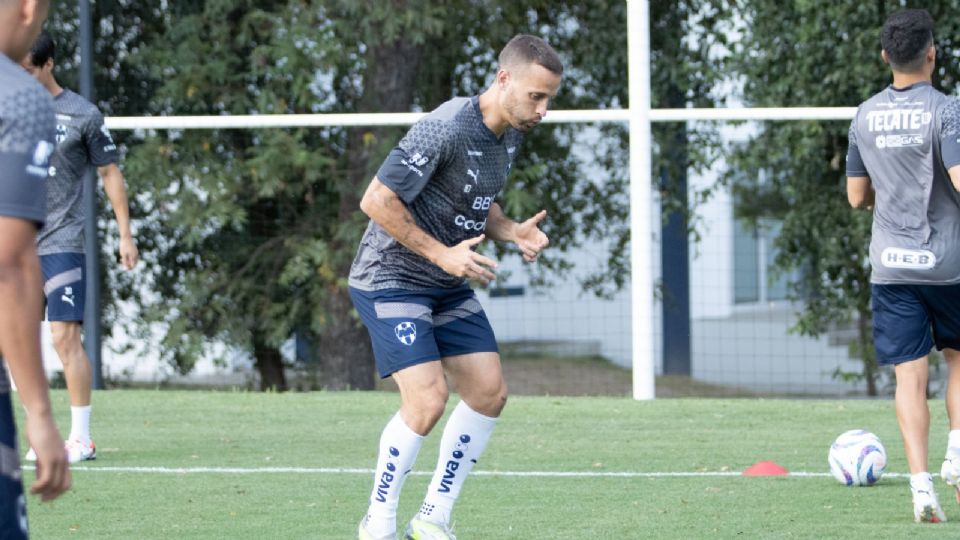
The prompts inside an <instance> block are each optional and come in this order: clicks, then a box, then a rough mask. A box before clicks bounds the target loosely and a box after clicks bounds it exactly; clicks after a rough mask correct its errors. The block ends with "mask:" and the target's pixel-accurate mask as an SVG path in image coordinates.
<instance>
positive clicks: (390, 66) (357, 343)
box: [54, 0, 722, 390]
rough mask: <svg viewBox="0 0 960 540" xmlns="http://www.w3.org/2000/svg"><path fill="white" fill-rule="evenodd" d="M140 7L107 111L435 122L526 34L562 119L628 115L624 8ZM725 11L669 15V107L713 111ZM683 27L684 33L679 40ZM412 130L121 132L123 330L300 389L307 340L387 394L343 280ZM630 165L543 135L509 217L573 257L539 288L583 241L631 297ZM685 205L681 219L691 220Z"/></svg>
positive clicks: (106, 30)
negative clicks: (543, 51)
mask: <svg viewBox="0 0 960 540" xmlns="http://www.w3.org/2000/svg"><path fill="white" fill-rule="evenodd" d="M127 4H128V3H127V2H120V1H118V2H98V3H97V5H96V9H97V11H96V12H95V14H94V15H95V19H96V18H99V20H100V21H101V23H100V25H98V26H97V28H96V29H95V30H96V31H95V33H96V47H97V50H98V58H102V59H103V60H102V62H99V63H98V66H97V78H96V84H97V87H98V89H99V93H100V95H102V96H109V99H107V100H106V101H102V102H101V104H103V105H105V106H104V109H105V112H106V113H108V114H129V115H142V114H151V115H173V114H177V115H181V114H199V115H221V114H253V113H312V112H368V111H376V112H389V111H409V110H430V109H432V108H434V107H436V106H437V105H439V104H440V103H442V102H443V101H445V100H446V99H449V98H450V97H451V96H453V95H472V94H476V93H479V92H481V91H482V90H483V89H485V88H486V86H487V85H488V84H489V82H490V81H491V80H492V76H493V72H494V69H495V66H496V59H495V53H496V51H498V50H499V49H500V47H502V46H503V44H504V43H506V41H507V40H508V39H509V38H510V37H512V36H513V35H514V34H516V33H519V32H528V33H535V34H538V35H541V36H543V37H544V38H546V39H547V40H548V41H549V42H550V43H552V44H553V45H554V46H555V47H556V48H557V49H558V50H559V51H560V53H561V54H562V55H563V56H564V59H565V60H566V64H567V68H568V69H567V72H566V74H565V81H564V85H563V88H562V92H561V94H560V95H559V96H558V98H557V100H556V101H555V103H554V104H553V108H556V109H570V108H616V107H622V106H625V105H626V103H627V97H626V84H627V80H626V64H627V62H626V13H625V11H626V10H625V7H626V4H625V3H624V2H622V1H619V0H606V1H604V0H588V1H584V2H549V1H540V0H534V1H527V2H505V1H484V2H475V1H470V0H457V1H451V2H446V3H444V5H443V6H442V8H441V7H438V6H437V5H436V3H432V2H428V1H424V0H401V1H397V2H390V3H382V2H381V3H358V2H348V1H346V0H315V1H304V0H290V1H288V2H266V1H257V0H216V1H213V0H208V1H206V2H180V1H168V2H166V3H165V4H164V5H163V6H159V7H156V8H145V7H143V6H137V7H133V6H130V5H127ZM160 7H163V8H165V9H163V10H161V9H160ZM62 13H63V15H62V16H60V18H59V19H57V20H56V21H54V24H55V25H59V26H60V27H61V28H62V30H63V33H64V34H69V33H70V28H71V27H70V25H71V24H73V25H74V26H73V28H75V22H71V21H74V19H72V17H73V16H74V15H72V14H68V12H67V11H63V12H62ZM718 13H720V11H719V10H717V9H713V8H711V9H700V8H699V3H698V2H679V3H678V2H665V1H659V0H658V1H655V2H653V15H654V20H655V21H658V23H657V24H658V27H657V28H658V29H659V30H658V31H657V32H655V33H654V38H655V39H654V47H655V50H656V51H657V53H656V54H655V56H654V62H655V69H654V72H655V74H657V75H656V77H655V79H654V86H655V96H657V101H656V102H655V106H662V105H663V104H664V103H669V104H672V105H673V106H681V105H682V104H684V103H697V104H700V105H702V104H704V103H708V102H710V101H711V98H710V94H709V89H710V88H711V87H712V85H713V83H712V81H714V80H716V79H717V77H718V73H719V70H718V69H717V65H716V64H713V63H711V62H708V61H706V60H707V52H708V50H709V49H710V47H711V46H712V44H713V43H715V42H717V41H722V37H721V38H718V37H716V36H718V35H720V34H711V33H710V31H709V29H710V28H711V27H712V25H714V24H716V23H717V21H718V20H719V19H720V17H719V15H718ZM673 25H677V27H679V28H685V29H686V30H687V31H685V32H680V31H677V32H671V33H664V32H665V31H666V29H668V28H667V27H669V28H673ZM691 33H693V34H696V35H699V36H701V38H702V39H695V38H691V37H690V34H691ZM658 36H661V37H658ZM683 36H687V37H683ZM711 36H713V37H711ZM691 58H693V59H692V60H691ZM114 93H115V95H114ZM668 95H669V98H666V97H664V96H668ZM405 129H406V128H405V127H386V128H363V127H360V128H351V129H340V128H324V129H269V130H182V131H181V130H172V131H157V132H153V131H147V130H138V131H135V132H133V133H123V134H119V138H120V139H121V142H124V143H126V147H127V148H128V149H129V153H128V155H127V159H126V163H125V172H126V174H127V177H128V181H129V183H130V192H131V193H132V194H133V200H132V203H133V213H134V216H135V217H136V218H138V221H137V225H138V227H137V235H138V242H139V243H140V247H141V252H142V254H143V259H144V264H143V265H142V267H141V269H140V271H139V273H138V275H137V276H135V277H133V276H129V275H125V274H110V275H109V278H110V279H111V280H112V284H113V285H116V290H117V291H118V292H117V294H118V299H119V300H127V301H128V303H127V304H125V305H126V306H127V307H129V306H130V305H131V303H132V305H134V306H136V307H137V308H138V313H137V314H136V316H134V321H135V322H134V323H133V324H132V325H130V327H128V328H127V329H126V330H127V332H128V333H129V334H132V335H134V337H135V339H134V343H133V344H134V346H148V345H147V344H151V343H155V342H156V341H157V339H158V337H157V336H158V334H159V335H160V338H159V339H160V340H161V350H160V351H159V352H160V354H161V355H162V357H163V358H164V359H166V360H168V361H169V362H170V363H171V364H172V365H173V366H175V367H176V369H178V370H180V371H181V372H186V371H189V370H190V369H191V368H192V366H193V365H194V363H195V362H196V360H197V359H198V358H199V357H200V356H201V355H202V354H203V353H204V352H207V353H211V352H212V349H211V347H213V346H215V345H217V344H225V345H227V346H229V347H232V348H234V349H236V350H239V351H246V352H248V353H250V354H252V356H253V358H254V362H255V366H256V368H257V369H258V371H259V373H260V379H261V383H262V386H263V387H264V388H275V389H280V390H282V389H284V388H286V387H287V382H286V380H285V378H284V370H283V362H282V359H281V355H280V354H279V346H280V345H281V344H282V343H283V342H284V341H285V340H287V339H288V338H289V337H290V336H291V335H292V334H297V335H301V336H307V337H308V338H309V339H308V340H309V341H310V342H311V343H312V347H313V349H314V350H315V351H318V354H317V357H318V363H319V369H318V380H319V384H320V385H321V386H323V387H326V388H331V389H334V388H370V387H371V386H372V385H373V382H374V375H373V362H372V357H371V353H370V350H369V342H368V339H367V336H366V332H365V330H364V329H363V327H362V326H361V325H360V324H359V323H358V321H357V319H356V317H355V316H354V315H352V307H351V305H350V302H349V301H348V297H347V295H346V292H345V291H346V288H345V286H346V275H347V270H348V268H349V264H350V262H351V260H352V258H353V255H354V253H355V250H356V245H357V242H358V240H359V237H360V235H361V233H362V231H363V228H364V226H365V224H366V218H365V217H364V216H363V215H362V213H360V212H359V211H358V210H357V207H358V201H359V197H360V195H361V194H362V192H363V190H364V189H365V187H366V185H367V183H368V182H369V180H370V178H371V177H372V175H373V173H374V172H375V170H376V167H377V166H378V165H379V163H380V161H381V160H382V158H383V156H385V155H386V153H387V151H388V150H389V148H390V147H391V146H393V145H394V144H395V143H396V141H397V140H398V139H399V137H400V136H402V134H403V132H404V131H405ZM665 129H666V128H664V129H661V128H658V130H657V132H658V134H660V133H661V132H663V133H666V131H664V130H665ZM679 129H680V131H679V132H678V133H681V134H682V135H675V134H667V135H665V136H666V137H670V140H671V144H674V143H676V142H678V141H679V140H680V139H678V138H677V137H688V136H692V135H691V133H688V132H685V131H684V129H683V128H679ZM671 133H673V132H671ZM705 139H706V138H705ZM693 147H694V148H698V149H699V148H707V147H708V146H707V145H702V146H701V145H699V144H698V145H693ZM687 152H688V150H687V148H683V150H682V152H681V153H674V154H673V156H672V157H671V158H670V159H668V160H665V163H669V164H671V165H672V166H674V167H677V168H678V169H684V168H685V164H686V163H690V162H697V160H696V159H691V158H685V157H679V158H678V157H677V156H679V155H681V154H687ZM626 156H627V153H626V130H625V128H624V126H621V125H595V126H577V125H569V124H566V125H555V124H554V125H546V126H542V127H540V128H538V129H537V130H534V132H532V133H531V134H530V136H528V137H527V141H526V142H525V143H524V147H523V152H522V154H521V156H520V158H519V159H518V162H517V163H516V166H515V167H514V170H513V174H512V175H511V177H510V179H509V181H508V186H507V188H506V190H505V193H504V194H503V197H502V203H503V206H504V209H505V210H506V211H507V213H508V214H509V215H512V216H514V217H523V216H527V215H530V214H532V213H534V212H535V211H537V210H539V209H540V207H541V206H545V207H546V208H547V210H548V212H549V213H550V218H549V220H548V222H547V223H546V225H545V226H546V229H547V232H548V234H550V236H551V238H552V240H553V247H554V249H552V250H551V251H550V252H548V254H547V256H546V257H544V258H543V259H542V260H541V261H540V263H539V264H538V265H535V266H532V267H530V269H531V272H532V273H533V274H534V278H535V281H539V282H542V281H544V280H546V279H547V278H548V277H549V276H557V275H561V274H563V273H564V272H566V271H568V270H569V268H570V263H569V262H568V261H567V260H566V259H565V258H564V256H563V254H564V251H565V250H567V249H569V248H570V247H571V246H575V245H579V244H581V243H597V244H600V245H603V246H608V247H609V248H610V249H609V255H608V257H607V259H606V260H605V261H603V262H604V264H602V265H601V266H600V268H599V269H598V270H597V271H596V272H595V273H594V274H592V275H590V276H587V277H586V278H584V279H583V284H584V287H585V290H587V291H593V292H594V293H596V294H601V295H605V294H609V293H611V292H612V291H615V290H617V289H618V288H620V287H622V286H623V284H624V283H626V282H627V281H628V276H629V273H628V271H627V270H628V264H627V261H628V254H629V251H628V249H627V246H628V245H629V224H628V220H627V216H628V212H629V207H628V189H627V185H628V179H627V168H626V164H625V159H626ZM664 193H665V194H667V196H668V198H669V197H670V195H669V194H670V191H669V190H666V189H665V191H664ZM673 193H677V194H682V193H685V190H677V189H674V190H673ZM670 200H672V199H670ZM678 200H679V201H680V202H679V203H677V204H675V205H674V206H672V207H671V208H684V207H685V206H686V203H685V202H684V201H683V200H682V199H678ZM108 244H109V243H108ZM108 244H106V245H105V249H107V250H109V249H110V247H109V245H108ZM488 249H491V248H489V247H488ZM493 249H495V250H496V255H497V256H499V257H505V256H515V254H512V253H511V252H510V251H509V249H505V248H504V247H503V246H496V247H495V248H493ZM105 268H109V267H106V266H105ZM104 290H105V291H110V290H114V287H108V288H105V289H104ZM108 300H109V302H110V308H108V311H107V320H108V322H111V321H117V320H121V316H120V314H119V312H118V309H119V308H118V307H117V306H119V305H120V304H118V303H116V302H115V301H114V299H108ZM129 317H130V315H129V314H126V315H124V317H123V320H128V319H129ZM108 326H109V324H108ZM145 352H146V351H145ZM151 352H152V351H151ZM217 354H223V351H218V353H217Z"/></svg>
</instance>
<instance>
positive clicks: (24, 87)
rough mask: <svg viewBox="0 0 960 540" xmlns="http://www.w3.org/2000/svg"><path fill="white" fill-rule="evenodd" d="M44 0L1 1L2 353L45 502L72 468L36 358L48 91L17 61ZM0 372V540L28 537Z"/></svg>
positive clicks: (62, 487)
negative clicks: (22, 409) (38, 244)
mask: <svg viewBox="0 0 960 540" xmlns="http://www.w3.org/2000/svg"><path fill="white" fill-rule="evenodd" d="M48 9H49V2H48V0H0V52H2V53H3V54H0V354H2V355H3V362H0V363H5V364H6V365H7V366H8V367H9V370H10V374H11V375H12V376H13V379H14V381H15V382H16V383H17V389H18V394H19V395H20V399H21V401H22V402H23V405H24V407H25V408H26V411H27V418H26V431H27V439H28V440H29V441H30V445H31V446H32V447H33V448H35V449H36V452H37V475H36V481H34V483H33V485H32V486H31V487H30V491H31V492H33V493H38V494H40V496H41V498H42V499H43V500H45V501H47V500H51V499H55V498H56V497H58V496H59V495H60V494H62V493H63V492H64V491H66V490H67V489H69V488H70V481H71V480H70V469H69V466H68V464H67V456H66V453H65V452H64V447H63V439H61V438H60V433H59V432H58V431H57V426H56V424H55V423H54V421H53V414H52V411H51V407H50V398H49V396H48V394H47V381H46V377H45V376H44V372H43V364H42V360H41V358H40V325H39V321H40V314H41V310H42V300H41V298H40V295H39V294H37V293H36V291H38V290H39V287H40V282H41V281H40V262H39V260H38V259H37V250H36V234H37V227H38V226H39V225H41V224H42V223H43V221H44V218H45V214H44V200H45V195H46V192H45V182H46V177H47V167H48V163H49V158H50V154H51V152H53V144H54V141H53V136H54V116H53V104H52V103H51V100H50V96H49V95H48V94H47V93H46V92H44V90H43V88H41V87H40V85H39V84H37V83H36V81H34V80H33V79H31V78H30V76H29V75H27V74H26V73H24V72H23V70H22V69H21V68H20V66H19V65H17V62H19V61H20V59H21V58H23V55H25V54H26V53H27V51H28V50H29V49H30V45H31V44H32V43H33V40H34V38H36V36H37V33H38V32H39V31H40V26H41V25H42V24H43V21H44V20H45V19H46V17H47V10H48ZM2 371H3V372H2V373H0V537H2V538H26V537H27V515H26V500H25V499H24V496H23V483H22V474H21V471H20V459H19V454H18V452H17V449H16V448H17V435H16V427H15V426H14V420H13V408H12V404H11V402H10V383H9V381H8V379H7V374H6V370H2Z"/></svg>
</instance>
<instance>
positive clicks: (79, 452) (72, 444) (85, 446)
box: [65, 439, 97, 463]
mask: <svg viewBox="0 0 960 540" xmlns="http://www.w3.org/2000/svg"><path fill="white" fill-rule="evenodd" d="M65 446H66V448H67V461H69V462H70V463H79V462H81V461H90V460H94V459H97V445H95V444H93V439H90V442H88V443H83V442H81V441H80V440H79V439H70V440H69V441H67V444H66V445H65Z"/></svg>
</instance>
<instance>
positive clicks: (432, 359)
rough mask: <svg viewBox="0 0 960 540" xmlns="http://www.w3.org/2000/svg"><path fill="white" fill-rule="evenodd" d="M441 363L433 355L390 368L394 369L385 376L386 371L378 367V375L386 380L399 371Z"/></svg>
mask: <svg viewBox="0 0 960 540" xmlns="http://www.w3.org/2000/svg"><path fill="white" fill-rule="evenodd" d="M439 361H440V359H439V358H437V357H436V356H433V355H430V356H424V357H421V358H414V359H413V360H407V361H406V362H404V363H402V364H399V365H395V366H390V367H391V368H393V370H392V371H390V372H389V373H386V374H384V372H383V371H384V370H382V369H380V366H379V365H378V366H377V373H379V374H380V378H381V379H386V378H387V377H389V376H391V375H393V374H394V373H396V372H398V371H401V370H404V369H407V368H409V367H413V366H419V365H420V364H426V363H427V362H439Z"/></svg>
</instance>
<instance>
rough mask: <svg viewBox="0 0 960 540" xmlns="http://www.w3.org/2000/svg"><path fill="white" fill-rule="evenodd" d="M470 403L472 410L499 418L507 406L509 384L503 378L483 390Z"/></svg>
mask: <svg viewBox="0 0 960 540" xmlns="http://www.w3.org/2000/svg"><path fill="white" fill-rule="evenodd" d="M472 401H474V403H469V402H468V405H471V408H473V409H474V410H476V411H477V412H479V413H480V414H484V415H487V416H499V415H500V411H502V410H503V408H504V407H505V406H506V405H507V384H506V383H505V382H504V381H503V379H502V378H501V379H500V381H499V382H494V383H491V384H490V385H488V386H487V387H486V388H484V389H483V391H482V392H479V394H478V395H477V396H476V397H475V398H474V399H473V400H472Z"/></svg>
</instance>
